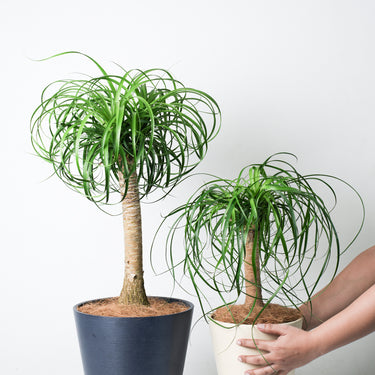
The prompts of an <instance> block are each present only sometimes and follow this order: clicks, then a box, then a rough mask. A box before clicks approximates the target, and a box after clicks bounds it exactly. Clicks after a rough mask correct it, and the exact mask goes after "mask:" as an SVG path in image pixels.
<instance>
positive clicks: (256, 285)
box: [244, 229, 264, 307]
mask: <svg viewBox="0 0 375 375" xmlns="http://www.w3.org/2000/svg"><path fill="white" fill-rule="evenodd" d="M254 246H255V259H254V261H255V263H254V265H253V251H254ZM254 267H255V271H256V272H255V273H254ZM244 269H245V288H246V289H245V291H246V298H245V306H249V307H250V306H253V305H254V303H255V306H259V307H263V306H264V304H263V299H262V286H261V280H260V261H259V248H258V246H257V245H256V244H254V230H252V229H251V230H250V231H249V233H248V234H247V238H246V254H245V265H244Z"/></svg>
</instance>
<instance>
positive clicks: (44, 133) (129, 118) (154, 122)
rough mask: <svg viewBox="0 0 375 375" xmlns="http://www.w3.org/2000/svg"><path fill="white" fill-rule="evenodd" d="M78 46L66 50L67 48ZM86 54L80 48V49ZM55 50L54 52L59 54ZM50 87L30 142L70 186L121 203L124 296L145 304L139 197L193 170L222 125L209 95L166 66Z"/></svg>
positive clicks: (167, 187) (96, 199) (102, 200)
mask: <svg viewBox="0 0 375 375" xmlns="http://www.w3.org/2000/svg"><path fill="white" fill-rule="evenodd" d="M72 53H73V54H75V53H78V52H66V53H62V54H59V55H56V56H61V55H64V54H72ZM81 55H82V54H81ZM56 56H53V57H56ZM83 56H85V57H86V58H88V59H89V60H91V61H92V62H93V63H94V64H95V65H96V67H97V68H98V69H99V72H100V74H99V75H98V76H97V77H86V76H85V77H84V78H82V79H69V80H60V81H56V82H54V83H52V84H50V85H48V86H47V87H46V88H45V89H44V90H43V93H42V97H41V104H40V105H39V106H38V107H37V109H36V110H35V112H34V113H33V115H32V118H31V132H32V144H33V147H34V149H35V151H36V152H37V154H38V155H39V156H40V157H42V158H43V159H44V160H46V161H48V162H50V163H51V164H52V166H53V169H54V173H55V174H56V175H57V176H58V177H59V178H60V179H61V180H62V181H63V182H64V183H65V184H66V185H68V186H69V187H70V188H72V189H74V190H76V191H78V192H80V193H82V194H83V195H84V196H85V197H86V198H88V199H89V200H90V201H92V202H94V203H95V204H96V205H98V206H100V207H101V206H102V205H108V204H113V203H115V202H116V201H117V202H120V201H121V202H122V209H123V221H124V232H125V278H124V285H123V288H122V292H121V296H120V302H122V303H125V304H147V303H148V301H147V297H146V293H145V291H144V286H143V269H142V231H141V210H140V199H142V198H143V197H145V196H147V195H148V194H149V193H151V192H152V191H153V190H155V189H161V190H162V191H164V194H167V193H168V191H170V190H171V189H173V187H174V186H175V185H176V184H177V183H178V182H179V181H180V180H181V178H183V177H184V176H185V175H186V174H187V173H189V172H190V171H191V170H193V169H194V168H195V167H196V166H197V164H198V163H199V162H200V161H201V160H202V159H203V157H204V156H205V154H206V151H207V147H208V143H209V141H211V140H212V139H213V138H214V136H215V135H216V134H217V131H218V128H219V126H220V110H219V108H218V105H217V103H216V102H215V100H214V99H213V98H212V97H211V96H209V95H208V94H206V93H204V92H202V91H199V90H196V89H192V88H187V87H185V86H184V85H183V84H182V83H181V82H180V81H178V80H176V79H175V78H174V77H173V76H172V75H171V74H170V73H169V72H168V71H166V70H163V69H150V70H145V71H141V70H130V71H125V70H123V69H122V68H119V69H120V74H108V73H107V72H106V71H105V70H104V68H103V67H102V66H101V65H100V64H99V63H97V62H96V61H95V60H94V59H92V58H91V57H89V56H87V55H83Z"/></svg>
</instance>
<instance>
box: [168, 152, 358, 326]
mask: <svg viewBox="0 0 375 375" xmlns="http://www.w3.org/2000/svg"><path fill="white" fill-rule="evenodd" d="M277 156H279V154H276V155H274V156H272V157H270V158H268V159H267V160H266V161H265V162H264V163H262V164H253V165H250V166H248V167H246V168H244V169H243V170H242V171H241V172H240V174H239V176H238V178H236V179H234V180H229V179H222V178H215V179H214V180H212V181H210V182H208V183H206V184H204V185H203V186H202V187H201V188H200V189H198V191H196V192H195V193H194V194H193V195H192V196H191V197H190V198H189V200H188V202H187V203H186V204H184V205H182V206H181V207H178V208H176V209H175V210H173V211H172V212H171V213H170V214H169V215H168V216H167V219H168V218H169V217H174V223H173V224H172V227H171V229H170V232H169V236H168V243H167V252H168V253H169V259H170V262H171V263H172V264H171V267H172V269H174V267H175V266H176V265H177V263H176V262H175V261H174V259H175V257H174V256H173V253H174V251H173V250H174V245H175V238H176V232H178V230H180V229H181V230H182V231H183V233H184V237H183V238H184V243H185V249H186V250H185V257H184V260H183V261H182V262H181V263H182V264H183V267H184V272H185V274H186V275H188V277H190V279H191V282H192V284H193V286H194V288H195V291H196V292H197V295H198V297H199V301H200V303H201V306H202V309H203V311H204V312H209V311H206V310H205V307H204V306H205V304H204V299H205V297H206V296H205V293H204V290H207V289H205V287H208V291H214V292H216V293H217V294H218V295H219V296H220V300H221V301H222V305H223V306H226V308H227V309H228V310H229V312H230V310H231V305H232V304H233V303H235V302H237V301H238V300H239V299H240V297H242V298H243V299H244V304H245V306H246V311H247V312H248V316H249V315H250V314H251V313H252V311H253V310H254V312H255V311H256V312H259V311H260V313H259V314H258V313H257V315H258V316H259V315H260V314H261V312H262V311H263V310H264V309H265V308H266V307H267V305H268V304H269V303H270V302H271V301H272V300H273V299H274V298H275V297H278V298H279V300H282V301H286V302H287V303H288V304H289V305H294V306H296V301H299V302H300V301H301V300H300V298H301V297H300V293H301V292H305V293H306V297H307V299H309V298H311V295H312V293H313V292H314V290H315V289H316V287H317V284H318V283H319V281H320V279H321V277H322V275H323V273H324V272H325V271H326V270H327V267H328V265H329V263H330V262H331V261H332V262H333V275H334V274H335V273H336V271H337V267H338V262H339V258H340V254H341V253H342V251H343V250H345V249H342V247H341V245H340V241H339V237H338V234H337V230H336V228H335V225H334V222H333V220H332V216H331V208H329V207H328V205H327V203H326V202H325V200H323V198H322V197H321V196H320V195H318V193H317V192H316V188H317V187H318V185H321V186H320V187H323V188H324V189H323V191H324V192H325V193H329V194H330V195H331V198H332V199H331V202H332V205H333V206H334V205H335V204H336V194H335V192H334V190H333V188H332V187H331V185H329V184H328V182H327V181H328V180H329V179H330V178H331V179H332V178H333V179H336V180H338V181H341V182H343V181H342V180H340V179H337V178H334V177H331V176H324V175H305V176H303V175H301V174H300V173H298V172H297V170H296V169H295V168H294V167H293V165H292V164H290V163H289V162H287V161H286V156H288V154H281V159H279V158H278V157H277ZM344 184H346V183H344ZM346 185H347V184H346ZM360 201H361V204H362V200H361V199H360ZM362 208H363V204H362ZM167 219H166V220H167ZM362 223H363V220H362ZM361 227H362V224H361ZM357 235H358V233H357V234H356V236H357ZM356 236H355V237H356ZM355 237H354V238H355ZM353 241H354V239H353ZM353 241H351V242H353ZM314 263H318V264H319V265H320V268H319V269H318V270H317V269H316V266H314V268H313V267H312V266H313V264H314ZM312 270H313V272H314V275H313V277H312V278H310V273H311V272H310V271H312ZM310 280H313V281H312V283H311V284H309V281H310ZM263 292H266V294H267V297H264V296H263V294H264V293H263ZM229 296H230V297H229ZM246 318H247V317H244V319H246Z"/></svg>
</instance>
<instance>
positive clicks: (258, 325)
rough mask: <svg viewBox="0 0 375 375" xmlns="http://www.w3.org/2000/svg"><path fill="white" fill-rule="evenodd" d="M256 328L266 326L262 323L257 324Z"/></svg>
mask: <svg viewBox="0 0 375 375" xmlns="http://www.w3.org/2000/svg"><path fill="white" fill-rule="evenodd" d="M257 328H259V329H264V328H266V327H265V325H264V324H257Z"/></svg>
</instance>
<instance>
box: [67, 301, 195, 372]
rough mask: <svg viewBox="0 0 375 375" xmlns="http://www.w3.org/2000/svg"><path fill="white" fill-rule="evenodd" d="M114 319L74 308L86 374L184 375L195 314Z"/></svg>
mask: <svg viewBox="0 0 375 375" xmlns="http://www.w3.org/2000/svg"><path fill="white" fill-rule="evenodd" d="M163 299H164V300H167V301H168V302H183V303H185V304H186V305H187V306H189V309H188V310H186V311H184V312H181V313H177V314H172V315H163V316H155V317H147V318H115V317H105V316H96V315H89V314H84V313H81V312H79V311H78V310H77V308H78V307H79V306H82V305H83V304H85V303H87V302H83V303H80V304H78V305H76V306H74V317H75V321H76V326H77V331H78V340H79V344H80V349H81V356H82V362H83V368H84V373H85V375H143V374H144V375H146V374H147V375H182V373H183V369H184V363H185V356H186V350H187V344H188V339H189V333H190V326H191V320H192V315H193V307H194V306H193V304H192V303H190V302H187V301H184V300H178V299H174V298H163Z"/></svg>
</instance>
